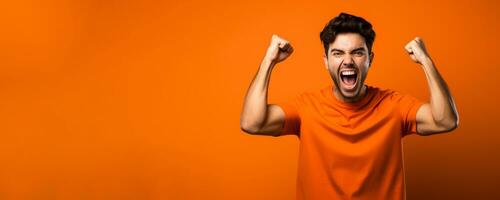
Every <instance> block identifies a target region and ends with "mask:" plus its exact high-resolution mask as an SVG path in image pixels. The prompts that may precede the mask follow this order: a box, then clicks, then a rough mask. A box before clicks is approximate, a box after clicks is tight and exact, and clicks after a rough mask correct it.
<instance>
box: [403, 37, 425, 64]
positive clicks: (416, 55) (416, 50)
mask: <svg viewBox="0 0 500 200" xmlns="http://www.w3.org/2000/svg"><path fill="white" fill-rule="evenodd" d="M405 49H406V52H408V54H410V57H411V59H412V60H413V61H414V62H416V63H418V64H421V65H423V64H427V63H430V62H431V58H430V56H429V54H428V53H427V49H425V45H424V41H422V39H420V38H419V37H416V38H415V39H413V40H412V41H410V42H409V43H408V44H407V45H406V46H405Z"/></svg>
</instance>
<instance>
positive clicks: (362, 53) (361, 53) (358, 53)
mask: <svg viewBox="0 0 500 200" xmlns="http://www.w3.org/2000/svg"><path fill="white" fill-rule="evenodd" d="M354 55H356V56H363V55H365V53H364V52H362V51H356V52H354Z"/></svg>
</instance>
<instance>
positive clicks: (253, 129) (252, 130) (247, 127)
mask: <svg viewBox="0 0 500 200" xmlns="http://www.w3.org/2000/svg"><path fill="white" fill-rule="evenodd" d="M240 129H241V130H242V131H243V132H245V133H248V134H251V135H255V134H257V133H258V132H259V129H258V128H257V126H254V125H252V124H251V123H248V122H245V121H242V122H241V123H240Z"/></svg>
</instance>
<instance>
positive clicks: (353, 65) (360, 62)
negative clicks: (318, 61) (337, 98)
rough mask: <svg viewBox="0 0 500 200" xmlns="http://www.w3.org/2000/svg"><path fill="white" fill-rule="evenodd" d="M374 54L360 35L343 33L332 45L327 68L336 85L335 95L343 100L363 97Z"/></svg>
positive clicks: (326, 57) (327, 57) (326, 62)
mask: <svg viewBox="0 0 500 200" xmlns="http://www.w3.org/2000/svg"><path fill="white" fill-rule="evenodd" d="M372 59H373V53H372V54H371V55H369V54H368V47H367V46H366V43H365V39H364V38H363V37H362V36H361V35H360V34H358V33H341V34H338V35H337V37H336V38H335V41H333V42H332V43H330V47H329V49H328V54H327V55H326V56H325V57H324V62H325V66H326V68H327V69H328V71H329V72H330V76H331V77H332V79H333V82H334V83H335V86H336V89H335V93H337V95H341V97H342V98H343V100H346V101H357V100H358V99H359V97H360V95H361V91H362V89H363V86H364V82H365V79H366V76H367V74H368V69H369V67H370V64H371V60H372Z"/></svg>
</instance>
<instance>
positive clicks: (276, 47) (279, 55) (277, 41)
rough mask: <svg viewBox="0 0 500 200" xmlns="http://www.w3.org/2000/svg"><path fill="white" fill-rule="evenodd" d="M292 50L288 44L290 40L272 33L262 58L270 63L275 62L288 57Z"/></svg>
mask: <svg viewBox="0 0 500 200" xmlns="http://www.w3.org/2000/svg"><path fill="white" fill-rule="evenodd" d="M292 52H293V47H292V45H290V42H288V41H287V40H285V39H283V38H281V37H279V36H277V35H273V37H272V39H271V44H270V45H269V47H268V48H267V52H266V56H265V57H264V59H265V60H267V61H269V62H270V63H273V64H277V63H279V62H281V61H283V60H285V59H286V58H288V56H290V55H291V54H292Z"/></svg>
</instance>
